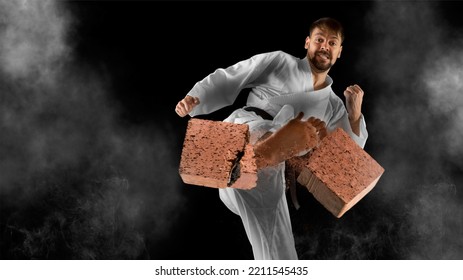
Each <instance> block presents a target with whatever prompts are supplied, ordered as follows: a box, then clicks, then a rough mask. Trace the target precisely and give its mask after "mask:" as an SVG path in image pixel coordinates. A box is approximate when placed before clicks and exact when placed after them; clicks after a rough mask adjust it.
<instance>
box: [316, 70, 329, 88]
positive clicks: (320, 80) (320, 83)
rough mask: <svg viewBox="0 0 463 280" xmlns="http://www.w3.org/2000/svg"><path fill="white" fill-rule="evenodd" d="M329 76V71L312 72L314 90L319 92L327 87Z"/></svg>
mask: <svg viewBox="0 0 463 280" xmlns="http://www.w3.org/2000/svg"><path fill="white" fill-rule="evenodd" d="M327 75H328V71H325V72H314V71H312V80H313V88H314V90H319V89H322V88H324V87H326V86H327V84H326V76H327Z"/></svg>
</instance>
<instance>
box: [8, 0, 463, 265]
mask: <svg viewBox="0 0 463 280" xmlns="http://www.w3.org/2000/svg"><path fill="white" fill-rule="evenodd" d="M384 5H391V6H389V9H390V10H396V11H397V15H398V16H399V15H400V14H401V13H404V10H403V9H402V4H401V3H400V2H390V3H384ZM405 5H407V7H408V10H405V12H407V11H410V10H411V11H413V10H414V7H416V8H415V9H416V11H417V13H418V14H419V11H420V9H421V5H427V4H423V3H421V2H406V4H405ZM432 5H435V6H434V8H433V9H436V11H438V12H439V19H440V21H445V22H446V23H447V24H448V25H449V26H452V28H453V30H456V31H457V32H454V33H452V35H451V36H449V37H446V36H444V39H445V40H449V41H450V40H452V41H455V39H456V38H460V37H461V35H460V31H461V26H462V25H463V21H461V19H460V17H459V15H458V13H457V12H456V11H458V10H460V11H461V8H462V4H461V3H459V2H453V1H452V2H450V1H449V2H432ZM374 6H375V3H374V2H372V1H66V2H65V7H66V8H67V9H69V11H70V12H71V14H72V17H73V18H74V21H73V25H72V26H73V27H72V29H71V30H70V32H69V34H68V37H67V39H68V41H69V44H70V45H71V46H72V48H73V57H74V59H75V61H76V62H78V63H79V64H83V65H86V67H88V68H91V69H93V71H95V73H98V74H99V75H103V76H104V77H105V79H106V81H108V87H107V88H108V92H109V93H110V96H111V98H112V100H113V102H114V103H115V104H117V107H118V113H117V120H118V122H120V123H123V124H124V125H125V126H126V127H132V128H133V129H134V130H135V131H136V130H137V128H140V127H143V128H145V127H154V128H159V130H158V131H162V132H165V133H167V135H169V137H170V138H169V139H168V141H170V144H171V145H172V146H174V147H175V149H174V150H173V151H172V152H171V153H170V154H168V156H169V157H170V161H172V162H173V163H174V168H170V169H168V172H164V173H163V171H162V170H163V168H164V167H165V166H164V164H163V162H159V163H158V164H157V165H156V166H155V168H156V169H157V170H158V173H156V174H162V175H163V176H165V177H163V176H160V177H159V178H158V179H157V180H158V181H157V182H156V184H155V185H153V186H152V189H151V191H149V192H148V191H146V190H145V189H143V188H141V189H138V190H137V187H136V185H135V184H134V185H133V187H132V191H133V192H134V193H136V194H137V193H141V194H146V195H147V196H149V195H156V192H157V191H159V190H160V188H168V187H169V188H175V189H176V192H178V193H179V194H180V195H181V197H182V198H183V199H182V200H180V201H181V203H179V204H178V205H174V206H173V205H169V209H174V210H173V212H175V217H173V218H172V221H171V224H169V226H168V227H166V232H165V233H163V234H157V233H156V234H155V233H153V232H157V231H156V230H154V228H159V227H163V225H164V224H163V223H156V219H155V218H150V217H152V216H153V215H156V216H159V217H160V216H163V219H161V220H165V219H167V220H169V217H165V216H166V215H171V213H172V212H165V213H163V212H162V211H163V210H162V209H161V210H160V212H159V213H152V212H150V211H149V209H150V208H149V207H145V208H141V213H140V214H139V215H140V216H141V217H142V218H141V219H140V220H141V222H140V221H139V222H138V223H137V224H136V231H137V232H138V233H139V234H140V236H142V239H143V244H144V245H143V246H144V249H143V250H142V252H141V253H140V254H138V255H136V258H139V259H145V258H149V259H252V258H253V256H252V251H251V248H250V244H249V242H248V240H247V238H246V235H245V232H244V228H243V226H242V224H241V221H240V219H239V217H237V216H236V215H234V214H233V213H231V212H230V211H229V210H228V209H226V207H225V206H224V205H223V204H222V203H221V201H220V199H219V197H218V193H217V190H215V189H209V188H203V187H199V186H191V185H185V184H183V183H182V182H181V180H180V178H179V175H178V173H176V172H175V168H176V167H177V166H175V164H178V163H179V159H180V154H181V147H182V141H183V137H184V133H185V130H186V124H187V121H188V118H189V117H185V118H180V117H178V116H177V115H176V114H175V112H174V108H175V105H176V103H177V102H178V101H179V100H180V99H181V98H183V97H184V96H185V95H186V94H187V93H188V91H189V90H190V89H191V88H192V87H193V86H194V84H195V83H196V82H197V81H199V80H201V79H202V78H204V77H205V76H206V75H208V74H210V73H212V72H213V71H214V70H215V69H216V68H219V67H222V68H223V67H228V66H230V65H232V64H234V63H236V62H238V61H240V60H244V59H247V58H250V57H251V56H253V55H255V54H258V53H263V52H269V51H275V50H282V51H285V52H287V53H290V54H292V55H294V56H297V57H304V56H305V54H306V50H305V49H304V42H305V38H306V36H307V35H308V28H309V25H310V23H312V22H313V21H314V20H316V19H318V18H320V17H325V16H330V17H334V18H336V19H338V20H339V21H340V22H341V23H342V24H343V25H344V27H345V29H346V40H345V42H344V44H343V52H342V56H341V58H340V59H338V61H337V62H336V64H335V65H334V67H333V69H332V70H331V71H330V73H329V75H330V76H331V77H333V79H334V84H333V89H334V91H335V92H336V94H338V95H339V96H341V97H342V92H343V90H344V88H345V87H346V86H349V85H351V84H353V83H358V84H359V85H360V86H361V87H362V88H363V89H364V91H365V99H364V104H363V114H364V116H365V118H366V120H367V127H368V129H369V132H370V135H369V138H368V141H367V144H366V146H365V150H366V151H367V152H368V153H370V154H371V155H372V156H373V157H374V158H375V159H377V160H378V161H379V163H380V164H382V165H383V167H385V169H386V172H385V174H384V176H383V177H382V178H381V180H380V181H379V183H378V184H377V186H376V187H375V189H373V191H372V192H371V193H370V194H368V195H367V196H366V197H365V198H364V199H363V200H362V201H361V202H359V203H358V204H357V205H356V206H355V207H354V208H353V209H351V210H349V212H348V213H346V214H345V215H344V216H343V217H342V218H341V219H337V218H335V217H333V216H332V215H331V214H330V213H329V212H327V211H326V210H325V209H324V208H323V207H322V206H321V205H320V204H319V203H318V202H317V201H316V200H314V199H313V198H312V197H311V195H309V194H308V193H307V192H306V191H305V190H303V189H299V190H298V191H299V195H300V201H301V204H302V208H301V209H300V210H298V211H295V210H294V209H293V208H291V209H290V212H291V217H292V222H293V231H294V234H295V240H296V248H297V251H298V254H299V257H300V258H301V259H410V258H412V259H413V258H418V259H421V258H424V259H453V258H461V257H462V256H463V244H462V242H461V241H458V240H459V239H458V236H461V233H462V224H461V222H460V223H459V222H455V220H453V219H450V218H449V217H450V216H451V215H454V216H456V217H458V216H460V215H461V214H462V213H461V210H459V211H457V212H452V211H451V210H449V211H444V210H442V211H441V212H442V213H444V214H443V215H444V216H443V217H442V218H441V219H438V220H437V221H438V224H437V225H436V224H435V223H434V222H433V221H435V220H432V221H431V222H430V223H429V224H426V223H425V224H424V227H426V226H430V229H429V231H428V230H426V231H421V230H422V229H421V228H419V227H416V223H414V222H412V221H411V220H412V219H411V218H410V217H409V216H412V217H415V216H421V214H416V213H415V212H413V211H418V212H419V211H422V210H421V209H420V208H419V207H420V205H421V206H422V205H423V204H419V202H418V205H419V206H417V207H416V208H409V206H410V205H411V204H413V203H417V202H416V201H417V200H419V195H418V194H422V193H428V194H429V197H431V199H432V197H433V196H434V195H436V196H439V200H437V203H439V206H440V207H443V209H445V207H446V205H448V204H447V202H448V201H450V205H457V206H458V205H461V202H462V201H463V198H462V195H461V191H460V190H459V187H461V182H462V175H461V173H462V165H461V162H458V161H455V160H453V159H452V160H445V159H443V160H441V161H439V162H438V163H437V164H445V165H446V168H445V172H444V175H442V174H441V173H440V172H436V174H431V175H429V176H423V175H422V173H421V172H423V171H422V170H421V169H420V166H430V167H429V170H434V169H439V168H438V167H434V166H433V165H432V163H425V162H430V161H431V160H432V159H433V158H427V157H426V156H423V150H425V149H427V148H429V145H427V144H425V142H426V140H424V138H422V139H421V140H417V139H415V138H413V137H412V136H413V135H415V136H416V137H417V138H419V137H421V136H422V135H425V132H423V131H422V130H420V129H418V130H416V131H415V130H413V129H414V128H413V127H411V126H407V125H405V126H406V127H405V128H404V129H398V132H397V133H398V134H400V133H403V132H404V131H405V132H406V133H407V134H408V133H409V135H412V136H410V137H411V140H410V141H411V143H412V144H413V145H415V146H416V145H418V147H417V150H410V149H405V148H403V149H396V148H397V146H395V145H397V143H396V142H394V141H392V142H387V141H388V140H389V139H392V138H387V137H385V136H384V134H386V132H385V131H384V130H381V129H384V127H382V126H381V125H380V124H381V123H383V121H384V120H382V121H378V118H377V114H376V112H377V108H379V107H380V106H382V105H385V103H384V102H385V101H384V100H385V99H386V100H387V98H385V97H384V95H381V94H384V93H385V91H384V88H381V87H383V86H384V85H385V82H384V81H378V80H377V79H375V78H374V77H372V76H371V75H370V74H371V73H373V72H375V66H376V65H380V64H382V63H385V62H387V61H390V60H394V59H396V58H394V57H389V56H387V55H384V54H383V53H382V52H381V51H378V46H377V44H376V42H378V41H381V38H378V36H380V35H378V34H380V33H378V32H376V31H375V30H377V29H378V30H382V28H383V25H382V24H379V25H378V26H371V22H373V21H374V20H372V19H371V18H370V16H371V11H372V9H373V8H374ZM410 7H411V8H410ZM402 18H404V17H402ZM405 18H406V16H405ZM388 20H389V21H395V18H394V17H391V18H389V19H388ZM385 25H386V24H385ZM386 30H387V29H386ZM426 32H427V30H426V29H423V30H421V35H420V36H426ZM389 39H391V41H392V44H396V45H397V49H398V50H400V51H403V53H404V54H406V55H405V56H408V57H409V56H413V55H414V54H415V48H416V45H417V44H419V42H420V40H415V39H413V35H412V34H411V35H410V38H409V40H408V39H407V38H405V39H404V38H402V37H400V38H397V39H398V40H397V41H395V40H394V38H389ZM445 40H444V41H445ZM442 43H443V44H444V45H445V42H442ZM379 49H380V48H379ZM372 57H373V58H374V59H372ZM367 60H369V61H373V62H370V63H366V61H367ZM418 60H419V59H418ZM414 66H415V65H407V64H405V65H402V64H399V65H398V67H397V69H390V71H398V72H400V71H405V70H404V69H405V68H408V67H414ZM388 83H390V84H400V83H404V81H403V80H390V81H387V82H386V84H388ZM386 93H387V94H389V92H386ZM394 94H395V95H393V96H394V97H397V96H399V95H400V94H403V93H402V92H395V93H394ZM405 99H406V98H405ZM245 100H246V92H243V93H242V94H241V95H240V97H239V98H238V99H237V101H236V102H235V104H234V105H233V106H230V107H227V108H224V109H221V110H219V111H217V112H214V113H212V114H210V115H208V116H201V117H203V118H208V119H213V120H221V119H223V118H225V117H226V116H227V115H228V114H229V113H230V112H231V111H232V110H233V109H234V108H236V107H240V106H243V105H244V103H245ZM397 100H402V99H397ZM380 101H381V102H380ZM388 105H390V104H388ZM383 110H385V109H383ZM411 114H415V111H410V115H409V117H412V115H411ZM396 117H397V116H394V115H391V116H385V118H389V119H390V121H391V122H398V120H397V119H396ZM370 120H372V121H370ZM388 133H390V132H388ZM402 137H405V138H407V137H408V136H404V135H403V134H402ZM401 141H403V139H402V140H401ZM153 143H154V142H153ZM421 145H422V146H421ZM421 148H422V149H421ZM420 149H421V151H420ZM391 158H393V160H391ZM421 160H423V161H421ZM400 162H402V164H403V166H406V170H407V172H410V173H409V177H410V178H413V179H409V180H401V179H397V178H398V177H397V172H398V171H400V170H399V169H398V167H397V166H400V164H398V163H400ZM433 168H434V169H433ZM426 170H428V169H427V168H426ZM399 173H400V172H399ZM131 175H133V174H131ZM441 175H442V176H441ZM401 176H404V175H402V174H401ZM405 176H407V175H405ZM443 177H445V178H444V179H442V178H443ZM166 178H171V180H166ZM401 178H402V177H401ZM415 178H418V179H415ZM440 179H442V180H445V182H450V185H452V186H453V187H454V188H455V192H452V193H451V194H449V193H448V192H446V190H443V191H440V190H437V191H436V190H435V188H432V187H431V189H430V188H429V187H428V188H426V187H422V185H423V184H424V185H432V186H435V185H438V183H439V180H440ZM129 180H130V176H129ZM172 181H173V182H175V183H174V184H170V185H169V183H166V182H172ZM400 184H402V185H403V186H401V188H402V190H400V191H397V189H398V188H396V187H395V186H397V185H400ZM391 186H394V187H391ZM390 189H391V190H390ZM389 190H390V191H389ZM161 192H162V191H161ZM436 192H437V194H436ZM385 194H389V195H385ZM417 197H418V198H417ZM426 198H428V196H426ZM144 202H145V203H156V201H155V200H154V202H153V200H151V199H150V198H149V197H147V198H146V199H145V201H144ZM290 207H291V206H290ZM439 209H441V208H439ZM452 209H454V208H452ZM9 211H10V212H11V213H12V212H14V209H13V210H12V209H6V210H5V209H4V212H3V213H2V236H3V240H4V242H3V243H2V258H3V259H10V258H29V257H30V255H27V254H22V253H18V250H15V248H14V247H15V246H16V245H15V244H17V246H19V247H21V243H22V242H23V241H24V236H22V235H21V234H18V233H15V232H14V231H12V230H11V229H10V227H8V225H9V224H14V221H15V219H16V220H18V221H20V220H21V219H18V218H17V216H15V217H13V216H12V217H13V218H11V217H9V213H10V212H9ZM407 211H408V212H407ZM410 213H413V214H410ZM37 215H39V216H40V214H37ZM423 215H426V212H424V213H423ZM462 217H463V215H462ZM449 219H450V220H449ZM434 226H435V227H434ZM29 228H31V227H29ZM423 232H426V233H423ZM436 232H437V235H438V236H439V240H438V245H436V246H437V249H436V248H435V247H433V248H432V249H429V250H427V247H426V246H431V245H432V243H433V242H436V240H435V239H433V238H434V237H433V236H435V235H436ZM448 240H452V241H448ZM425 244H426V245H425ZM429 244H431V245H429ZM60 246H63V245H56V246H55V247H53V248H54V251H53V252H54V253H53V254H50V255H38V256H35V258H52V259H53V258H56V259H73V258H82V255H79V256H75V255H73V254H72V253H70V252H69V250H66V249H60V248H61V247H60ZM64 247H66V246H64ZM449 252H450V253H449ZM84 256H85V255H84ZM100 256H103V257H99V258H129V257H128V256H127V257H126V256H124V254H122V255H117V256H116V257H114V256H113V255H110V254H108V255H105V254H101V255H100ZM108 256H109V257H108ZM84 258H85V257H84ZM96 258H98V257H96ZM130 258H133V255H130Z"/></svg>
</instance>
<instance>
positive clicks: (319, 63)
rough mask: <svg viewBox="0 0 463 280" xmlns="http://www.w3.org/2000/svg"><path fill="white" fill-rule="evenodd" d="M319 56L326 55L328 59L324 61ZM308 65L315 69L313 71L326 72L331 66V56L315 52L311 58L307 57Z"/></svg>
mask: <svg viewBox="0 0 463 280" xmlns="http://www.w3.org/2000/svg"><path fill="white" fill-rule="evenodd" d="M319 54H325V55H328V57H329V59H328V60H324V59H322V58H321V57H320V56H319ZM309 61H310V64H312V66H313V67H315V70H317V71H319V72H325V71H328V70H329V69H330V68H331V66H333V64H332V63H331V56H330V55H329V54H328V53H327V52H322V51H318V52H315V54H314V56H313V57H309Z"/></svg>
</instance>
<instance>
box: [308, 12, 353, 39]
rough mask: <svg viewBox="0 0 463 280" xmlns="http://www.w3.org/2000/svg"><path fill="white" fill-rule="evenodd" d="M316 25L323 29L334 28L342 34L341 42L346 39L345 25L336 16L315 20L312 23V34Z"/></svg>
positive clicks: (333, 29)
mask: <svg viewBox="0 0 463 280" xmlns="http://www.w3.org/2000/svg"><path fill="white" fill-rule="evenodd" d="M315 27H318V28H320V29H322V30H323V29H329V30H332V31H334V32H336V33H338V34H339V35H340V36H341V43H342V42H343V41H344V38H345V35H344V27H343V26H342V24H341V23H340V22H339V21H337V20H335V19H334V18H330V17H324V18H321V19H318V20H316V21H314V22H313V23H312V25H310V36H312V31H313V30H314V29H315Z"/></svg>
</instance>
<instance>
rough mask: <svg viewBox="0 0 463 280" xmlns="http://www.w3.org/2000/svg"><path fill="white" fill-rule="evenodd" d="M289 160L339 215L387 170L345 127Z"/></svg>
mask: <svg viewBox="0 0 463 280" xmlns="http://www.w3.org/2000/svg"><path fill="white" fill-rule="evenodd" d="M289 164H291V165H292V166H293V167H294V169H295V170H296V171H298V172H299V173H300V174H299V176H298V177H297V181H298V182H299V183H300V184H301V185H303V186H305V187H306V188H307V189H308V190H309V192H310V193H312V195H313V196H314V197H315V198H316V199H317V200H318V201H319V202H320V203H321V204H322V205H323V206H324V207H325V208H326V209H327V210H328V211H330V212H331V213H332V214H333V215H334V216H336V217H338V218H340V217H341V216H342V215H343V214H344V213H345V212H346V211H348V210H349V209H351V208H352V207H353V206H354V205H355V204H356V203H357V202H359V201H360V200H361V199H362V198H363V197H364V196H365V195H366V194H367V193H369V192H370V191H371V190H372V189H373V187H374V186H375V185H376V183H377V182H378V180H379V178H380V177H381V175H382V174H383V173H384V168H383V167H382V166H381V165H379V164H378V162H376V161H375V160H374V159H373V158H372V157H371V156H370V155H369V154H368V153H367V152H366V151H365V150H363V149H362V148H361V147H360V146H358V145H357V143H355V142H354V141H353V140H352V139H351V138H350V137H349V135H348V134H347V133H346V132H345V131H344V130H342V129H341V128H338V129H336V130H335V131H334V132H332V133H330V134H329V135H328V136H326V137H325V138H324V139H323V140H322V141H321V142H320V145H319V146H318V147H316V148H315V149H314V150H313V152H312V153H311V154H310V156H309V155H308V156H305V157H300V158H298V159H295V160H293V159H292V160H291V161H289Z"/></svg>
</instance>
